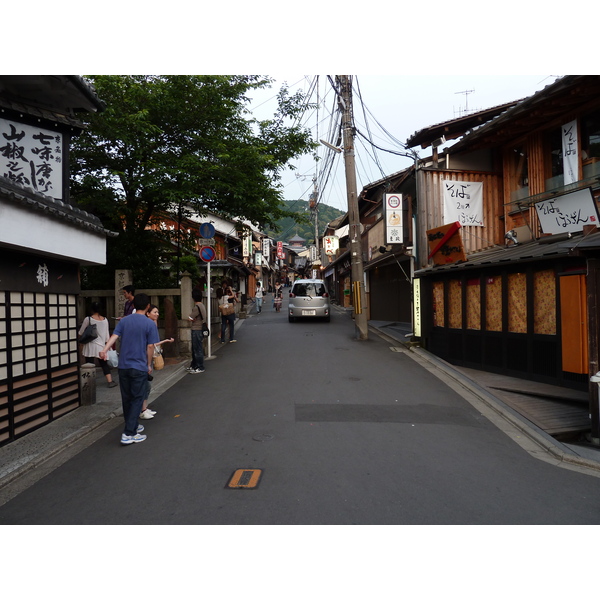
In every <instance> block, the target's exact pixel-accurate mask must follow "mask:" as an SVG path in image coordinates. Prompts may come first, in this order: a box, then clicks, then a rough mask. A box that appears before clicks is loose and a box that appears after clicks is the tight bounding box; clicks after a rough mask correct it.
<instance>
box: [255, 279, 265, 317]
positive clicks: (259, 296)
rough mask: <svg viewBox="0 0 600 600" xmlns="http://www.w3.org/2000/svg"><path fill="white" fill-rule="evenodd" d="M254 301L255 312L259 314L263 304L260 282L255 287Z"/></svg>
mask: <svg viewBox="0 0 600 600" xmlns="http://www.w3.org/2000/svg"><path fill="white" fill-rule="evenodd" d="M254 297H255V299H256V312H257V313H259V312H260V311H261V310H262V303H263V288H262V285H261V283H260V281H259V282H258V283H257V285H256V292H255V294H254Z"/></svg>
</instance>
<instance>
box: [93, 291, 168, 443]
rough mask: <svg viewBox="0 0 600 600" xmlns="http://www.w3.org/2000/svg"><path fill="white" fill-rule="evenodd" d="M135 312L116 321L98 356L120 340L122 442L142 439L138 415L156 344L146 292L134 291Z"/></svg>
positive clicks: (141, 440)
mask: <svg viewBox="0 0 600 600" xmlns="http://www.w3.org/2000/svg"><path fill="white" fill-rule="evenodd" d="M133 306H134V308H135V312H134V313H133V314H132V315H129V316H128V317H125V318H123V319H121V320H120V321H119V323H118V324H117V326H116V327H115V331H114V333H113V334H112V335H111V336H110V339H109V340H108V342H107V343H106V345H105V346H104V348H103V349H102V350H101V352H100V358H101V359H102V360H106V355H107V352H108V351H109V350H110V349H111V348H112V346H113V345H114V344H115V342H116V341H117V340H118V339H120V340H121V352H120V354H119V387H120V388H121V402H122V404H123V418H124V420H125V428H124V430H123V433H122V435H121V444H123V445H128V444H134V443H138V442H143V441H144V440H145V439H146V436H145V435H141V432H142V431H143V430H144V427H143V425H139V423H138V418H139V415H140V412H141V409H142V404H143V402H144V396H145V394H146V389H147V385H148V375H151V374H152V356H153V354H154V344H158V342H159V341H160V340H159V337H158V328H157V327H156V325H155V324H154V323H153V322H152V321H151V320H150V319H148V318H147V317H146V312H147V311H148V309H149V307H150V298H148V296H147V295H146V294H136V295H135V297H134V299H133Z"/></svg>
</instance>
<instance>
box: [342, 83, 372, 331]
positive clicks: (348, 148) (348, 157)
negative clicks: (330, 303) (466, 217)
mask: <svg viewBox="0 0 600 600" xmlns="http://www.w3.org/2000/svg"><path fill="white" fill-rule="evenodd" d="M336 80H337V82H338V84H339V86H340V107H341V109H342V132H343V139H344V165H345V168H346V191H347V193H348V226H349V227H348V229H349V231H348V234H349V237H350V264H351V266H352V292H353V294H352V298H353V300H352V302H353V306H354V324H355V326H356V338H357V339H359V340H366V339H368V337H369V327H368V324H367V313H366V312H364V308H365V306H366V303H365V286H364V277H365V274H364V268H363V257H362V243H361V233H360V215H359V212H358V194H357V191H356V165H355V161H354V128H353V127H352V82H351V81H350V77H349V76H348V75H336Z"/></svg>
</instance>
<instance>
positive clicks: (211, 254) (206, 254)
mask: <svg viewBox="0 0 600 600" xmlns="http://www.w3.org/2000/svg"><path fill="white" fill-rule="evenodd" d="M200 258H201V259H202V260H203V261H204V262H210V261H211V260H214V258H215V249H214V248H212V247H211V246H202V248H200Z"/></svg>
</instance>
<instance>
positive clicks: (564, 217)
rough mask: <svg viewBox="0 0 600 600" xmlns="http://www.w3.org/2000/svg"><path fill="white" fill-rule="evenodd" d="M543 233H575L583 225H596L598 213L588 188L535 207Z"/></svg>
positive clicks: (543, 202) (539, 203) (581, 229)
mask: <svg viewBox="0 0 600 600" xmlns="http://www.w3.org/2000/svg"><path fill="white" fill-rule="evenodd" d="M535 210H536V211H537V215H538V217H539V219H540V225H541V226H542V231H543V232H544V233H569V232H570V233H575V232H577V231H583V226H584V225H598V211H597V210H596V203H595V202H594V197H593V196H592V191H591V190H590V188H586V189H585V190H578V191H577V192H572V193H570V194H565V195H564V196H559V197H558V198H553V199H552V200H543V201H542V202H538V203H537V204H536V205H535Z"/></svg>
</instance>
